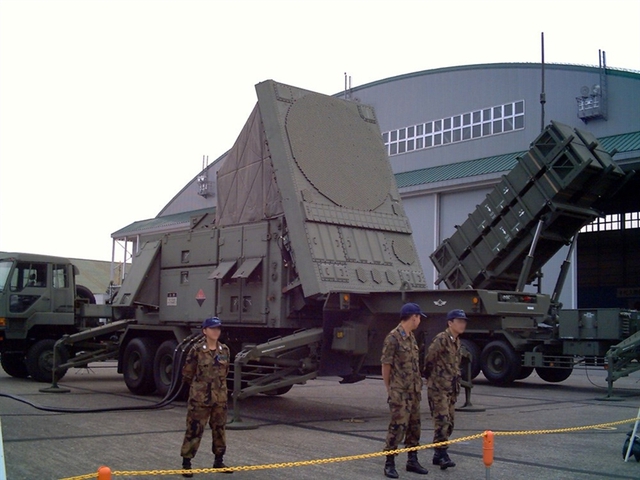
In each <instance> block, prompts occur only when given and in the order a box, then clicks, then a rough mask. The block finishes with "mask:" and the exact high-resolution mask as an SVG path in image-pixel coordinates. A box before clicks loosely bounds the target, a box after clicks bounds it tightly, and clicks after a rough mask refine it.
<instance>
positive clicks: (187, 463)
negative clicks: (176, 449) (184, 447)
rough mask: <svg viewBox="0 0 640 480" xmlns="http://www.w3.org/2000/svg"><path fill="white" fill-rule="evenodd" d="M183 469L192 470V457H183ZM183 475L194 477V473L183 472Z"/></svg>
mask: <svg viewBox="0 0 640 480" xmlns="http://www.w3.org/2000/svg"><path fill="white" fill-rule="evenodd" d="M182 469H183V470H191V459H190V458H184V457H182ZM182 476H183V477H186V478H191V477H193V473H183V474H182Z"/></svg>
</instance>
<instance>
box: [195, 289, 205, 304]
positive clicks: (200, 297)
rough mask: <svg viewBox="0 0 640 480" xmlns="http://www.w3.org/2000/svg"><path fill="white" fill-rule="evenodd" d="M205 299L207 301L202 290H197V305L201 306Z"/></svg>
mask: <svg viewBox="0 0 640 480" xmlns="http://www.w3.org/2000/svg"><path fill="white" fill-rule="evenodd" d="M206 299H207V296H206V295H205V294H204V292H203V291H202V289H200V290H198V293H197V294H196V300H197V301H198V305H200V306H202V304H203V303H204V301H205V300H206Z"/></svg>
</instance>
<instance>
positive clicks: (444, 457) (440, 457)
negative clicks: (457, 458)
mask: <svg viewBox="0 0 640 480" xmlns="http://www.w3.org/2000/svg"><path fill="white" fill-rule="evenodd" d="M433 464H434V465H438V466H440V470H446V469H447V468H449V467H455V466H456V464H455V463H454V462H453V460H451V459H450V458H449V455H448V454H447V449H446V448H436V452H435V453H434V454H433Z"/></svg>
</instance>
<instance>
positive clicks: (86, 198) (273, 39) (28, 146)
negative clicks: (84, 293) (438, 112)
mask: <svg viewBox="0 0 640 480" xmlns="http://www.w3.org/2000/svg"><path fill="white" fill-rule="evenodd" d="M639 19H640V0H627V1H624V0H615V1H609V2H602V1H571V0H554V1H545V0H536V1H528V0H517V1H516V0H511V1H482V0H470V1H462V0H459V1H456V0H445V1H440V0H420V1H417V0H416V1H409V0H384V1H382V0H381V1H376V0H364V1H360V0H339V1H337V0H336V1H332V0H323V1H314V0H298V1H269V0H256V1H252V0H235V1H223V0H208V1H195V0H165V1H161V0H107V1H99V0H77V1H64V0H45V1H39V0H18V1H15V0H0V250H2V251H23V252H33V253H45V254H50V255H59V256H65V257H73V258H87V259H97V260H110V259H111V246H112V243H111V236H110V235H111V233H113V232H114V231H117V230H119V229H120V228H123V227H125V226H127V225H129V224H130V223H132V222H134V221H136V220H144V219H147V218H153V217H155V216H156V215H157V214H158V212H160V210H161V209H162V208H163V207H164V206H165V205H166V204H167V203H168V202H169V201H170V200H171V199H172V197H173V196H174V195H175V194H176V193H177V192H178V191H179V190H180V189H181V188H182V187H184V186H185V185H186V184H187V183H188V182H189V181H190V180H191V179H192V178H193V177H194V176H195V175H197V174H198V172H199V171H200V169H201V167H202V156H203V155H208V156H209V159H210V160H213V159H215V158H217V157H218V156H220V155H221V154H222V153H224V152H225V151H226V150H227V149H228V148H229V147H230V146H231V145H232V144H233V142H234V141H235V139H236V137H237V135H238V133H239V132H240V130H241V128H242V126H243V125H244V122H245V121H246V119H247V117H248V116H249V114H250V113H251V109H252V108H253V106H254V104H255V102H256V94H255V89H254V85H255V84H257V83H259V82H261V81H263V80H266V79H274V80H277V81H280V82H283V83H288V84H291V85H295V86H297V87H301V88H305V89H308V90H313V91H316V92H320V93H324V94H329V95H331V94H334V93H337V92H339V91H342V90H343V87H344V75H345V72H346V73H347V74H348V75H349V76H351V82H352V85H353V86H358V85H362V84H365V83H369V82H372V81H375V80H380V79H384V78H388V77H391V76H395V75H401V74H405V73H411V72H416V71H421V70H429V69H434V68H440V67H448V66H458V65H469V64H478V63H497V62H536V63H537V62H540V55H541V54H540V34H541V32H544V38H545V61H546V62H547V63H572V64H584V65H597V64H598V50H604V51H606V58H607V66H609V67H615V68H623V69H631V70H636V71H640V28H639V24H638V21H639Z"/></svg>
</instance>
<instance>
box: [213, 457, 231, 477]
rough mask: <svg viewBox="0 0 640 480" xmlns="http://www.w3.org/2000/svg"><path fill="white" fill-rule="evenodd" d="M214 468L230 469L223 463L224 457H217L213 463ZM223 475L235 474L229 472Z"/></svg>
mask: <svg viewBox="0 0 640 480" xmlns="http://www.w3.org/2000/svg"><path fill="white" fill-rule="evenodd" d="M213 468H229V467H227V466H226V465H225V464H224V462H223V461H222V455H216V458H215V460H214V461H213ZM222 473H233V472H230V471H227V472H222Z"/></svg>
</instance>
